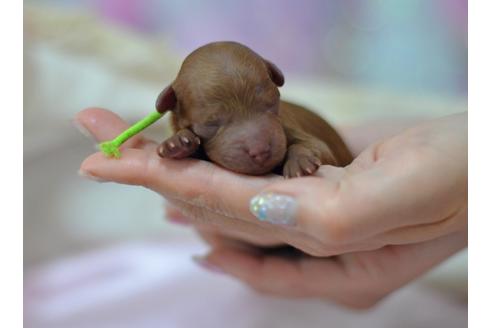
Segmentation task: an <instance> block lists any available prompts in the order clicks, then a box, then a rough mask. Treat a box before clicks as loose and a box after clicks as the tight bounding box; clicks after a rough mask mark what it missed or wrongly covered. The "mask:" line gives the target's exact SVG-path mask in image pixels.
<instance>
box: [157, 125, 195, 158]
mask: <svg viewBox="0 0 492 328" xmlns="http://www.w3.org/2000/svg"><path fill="white" fill-rule="evenodd" d="M198 147H200V138H199V137H197V136H196V135H195V134H194V133H193V132H191V131H190V130H181V131H178V133H176V134H175V135H173V136H172V137H170V138H169V139H167V140H166V141H164V142H163V143H162V144H161V145H160V146H159V147H158V148H157V153H158V154H159V156H161V157H165V158H174V159H181V158H185V157H189V156H191V155H192V154H193V153H194V152H195V151H196V150H197V149H198Z"/></svg>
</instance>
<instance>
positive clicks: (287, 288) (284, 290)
mask: <svg viewBox="0 0 492 328" xmlns="http://www.w3.org/2000/svg"><path fill="white" fill-rule="evenodd" d="M204 260H205V261H206V262H207V263H210V264H212V265H213V266H215V267H218V268H220V269H221V270H222V271H223V272H224V273H227V274H229V275H231V276H234V277H236V278H237V279H239V280H241V281H243V282H245V283H246V284H248V285H249V286H250V287H252V288H254V289H256V290H257V291H259V292H262V293H267V294H274V295H280V296H285V297H289V296H290V297H296V296H304V295H305V290H304V285H305V281H303V280H302V276H301V275H300V272H299V270H298V268H297V265H296V262H294V261H289V260H286V259H283V258H281V257H276V256H264V255H262V254H261V253H260V252H257V251H254V250H247V249H236V248H218V249H213V250H212V251H211V252H210V253H209V254H208V255H207V256H206V257H205V259H204Z"/></svg>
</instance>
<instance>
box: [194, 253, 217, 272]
mask: <svg viewBox="0 0 492 328" xmlns="http://www.w3.org/2000/svg"><path fill="white" fill-rule="evenodd" d="M191 259H192V260H193V262H195V263H196V264H198V265H199V266H201V267H202V268H204V269H205V270H208V271H211V272H215V273H224V270H222V269H221V268H219V267H218V266H216V265H214V264H212V263H210V262H208V261H207V259H206V256H205V255H193V256H192V257H191Z"/></svg>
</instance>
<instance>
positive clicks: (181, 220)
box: [166, 216, 190, 225]
mask: <svg viewBox="0 0 492 328" xmlns="http://www.w3.org/2000/svg"><path fill="white" fill-rule="evenodd" d="M166 219H167V220H168V221H169V222H171V223H176V224H181V225H189V224H190V221H189V220H188V219H187V218H185V217H179V216H168V217H166Z"/></svg>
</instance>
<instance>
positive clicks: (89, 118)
mask: <svg viewBox="0 0 492 328" xmlns="http://www.w3.org/2000/svg"><path fill="white" fill-rule="evenodd" d="M74 122H75V124H76V125H78V126H79V127H81V128H82V129H83V130H85V131H87V132H88V133H89V134H90V135H91V136H93V137H94V138H95V139H96V140H97V141H98V142H101V141H106V140H111V139H113V138H115V137H116V136H117V135H119V134H120V133H121V132H123V131H125V130H126V129H127V128H128V123H126V122H125V121H124V120H122V119H121V118H120V117H119V116H118V115H116V114H115V113H113V112H111V111H109V110H106V109H102V108H87V109H84V110H83V111H81V112H79V113H77V115H76V116H75V119H74ZM141 142H143V137H142V136H141V135H140V134H138V135H136V136H134V137H132V138H130V139H128V141H126V142H125V144H124V147H127V148H132V147H136V146H137V145H139V144H140V143H141Z"/></svg>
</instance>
